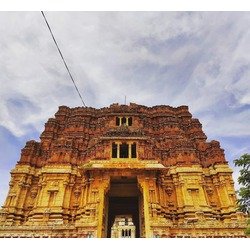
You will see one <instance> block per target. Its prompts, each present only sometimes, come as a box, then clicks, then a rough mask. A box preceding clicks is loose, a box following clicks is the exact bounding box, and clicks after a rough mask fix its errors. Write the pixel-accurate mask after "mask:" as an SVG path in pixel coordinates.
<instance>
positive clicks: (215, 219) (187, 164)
mask: <svg viewBox="0 0 250 250" xmlns="http://www.w3.org/2000/svg"><path fill="white" fill-rule="evenodd" d="M40 139H41V140H40V142H36V141H28V142H27V143H26V145H25V147H24V148H23V150H22V152H21V157H20V160H19V161H18V162H17V164H16V166H15V168H14V169H13V170H12V171H11V180H10V187H9V193H8V195H7V198H6V201H5V204H4V206H3V207H2V209H1V214H0V237H112V232H114V230H118V231H119V230H120V229H121V230H120V231H119V232H121V234H120V236H119V235H118V234H117V235H118V236H119V237H126V236H128V237H129V236H131V237H244V228H245V227H246V223H245V217H244V215H243V214H242V213H240V212H237V208H236V196H235V190H234V186H233V180H232V170H231V169H230V168H229V166H228V163H227V161H226V159H225V156H224V151H223V149H221V148H220V144H219V142H218V141H210V142H208V141H207V137H206V135H205V134H204V132H203V131H202V125H201V123H200V122H199V120H198V119H195V118H192V115H191V114H190V112H189V111H188V107H187V106H180V107H177V108H174V107H170V106H164V105H162V106H154V107H146V106H142V105H138V104H134V103H130V105H119V104H112V105H111V106H110V107H105V108H101V109H95V108H83V107H78V108H69V107H66V106H61V107H59V110H58V112H57V113H56V114H55V118H50V119H49V120H48V121H47V123H46V124H45V130H44V131H43V132H42V134H41V136H40ZM121 219H124V221H123V220H121ZM126 219H127V221H126ZM117 221H118V222H117ZM122 221H123V222H124V223H123V222H122ZM119 223H123V224H119ZM126 223H128V224H126ZM120 226H121V228H120V229H119V228H118V227H120ZM115 227H116V229H115ZM113 229H114V230H113ZM122 230H123V231H122ZM116 232H117V231H116Z"/></svg>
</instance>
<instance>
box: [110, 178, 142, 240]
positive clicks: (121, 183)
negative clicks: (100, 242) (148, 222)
mask: <svg viewBox="0 0 250 250" xmlns="http://www.w3.org/2000/svg"><path fill="white" fill-rule="evenodd" d="M106 199H107V207H106V209H107V210H106V211H107V217H108V218H107V221H106V223H107V224H106V230H107V231H106V237H107V238H110V237H111V227H112V226H113V224H114V221H115V218H116V216H121V215H129V216H131V217H132V220H133V224H134V225H135V236H136V238H140V233H141V232H140V229H141V220H142V218H141V215H140V211H141V209H140V203H141V200H142V195H141V192H140V191H139V189H138V184H137V178H131V177H130V178H127V177H115V178H112V179H111V182H110V189H109V192H108V193H107V196H106Z"/></svg>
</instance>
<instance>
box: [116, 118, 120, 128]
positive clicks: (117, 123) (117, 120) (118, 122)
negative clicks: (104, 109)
mask: <svg viewBox="0 0 250 250" xmlns="http://www.w3.org/2000/svg"><path fill="white" fill-rule="evenodd" d="M116 126H120V118H119V117H116Z"/></svg>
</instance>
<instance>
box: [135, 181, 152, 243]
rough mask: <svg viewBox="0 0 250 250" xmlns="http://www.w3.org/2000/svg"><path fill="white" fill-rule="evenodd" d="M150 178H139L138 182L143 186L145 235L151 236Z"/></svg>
mask: <svg viewBox="0 0 250 250" xmlns="http://www.w3.org/2000/svg"><path fill="white" fill-rule="evenodd" d="M147 180H148V178H145V179H144V178H139V177H138V183H139V185H140V186H141V188H142V194H143V207H144V225H145V237H146V238H150V237H151V231H150V214H149V188H148V181H147Z"/></svg>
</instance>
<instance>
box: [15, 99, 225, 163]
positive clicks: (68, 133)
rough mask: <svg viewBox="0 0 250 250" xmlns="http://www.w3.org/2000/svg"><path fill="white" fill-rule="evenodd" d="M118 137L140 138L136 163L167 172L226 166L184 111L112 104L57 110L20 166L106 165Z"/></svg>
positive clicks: (213, 144)
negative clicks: (129, 122) (122, 119)
mask: <svg viewBox="0 0 250 250" xmlns="http://www.w3.org/2000/svg"><path fill="white" fill-rule="evenodd" d="M117 116H129V117H132V118H133V126H131V127H129V126H124V127H120V126H116V117H117ZM116 137H121V138H123V137H124V138H127V137H129V138H131V137H132V138H138V140H139V145H138V148H140V154H139V155H138V158H139V159H141V160H156V159H157V160H158V161H159V162H160V163H162V164H163V165H164V166H165V167H170V166H171V165H192V164H200V165H202V166H203V167H208V166H211V165H213V164H226V163H227V162H226V160H225V155H224V150H223V149H221V148H220V144H219V142H218V141H211V142H206V139H207V137H206V135H205V134H204V132H203V131H202V125H201V123H200V122H199V120H198V119H195V118H192V115H191V114H190V112H189V111H188V107H187V106H181V107H177V108H173V107H170V106H154V107H152V108H149V107H146V106H141V105H137V104H131V105H129V106H127V105H117V104H113V105H111V106H110V108H102V109H94V108H73V109H70V108H68V107H66V106H61V107H59V110H58V112H57V113H56V114H55V118H50V119H49V120H48V122H47V123H46V124H45V130H44V132H43V133H42V134H41V137H40V138H41V142H35V141H28V142H27V144H26V146H25V148H24V149H23V150H22V154H21V159H20V161H19V164H30V165H32V166H34V167H42V166H44V165H46V164H53V163H56V164H60V163H67V164H72V165H80V164H83V163H85V162H87V161H89V160H93V159H96V160H109V159H110V145H109V142H110V140H112V139H113V138H116Z"/></svg>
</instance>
